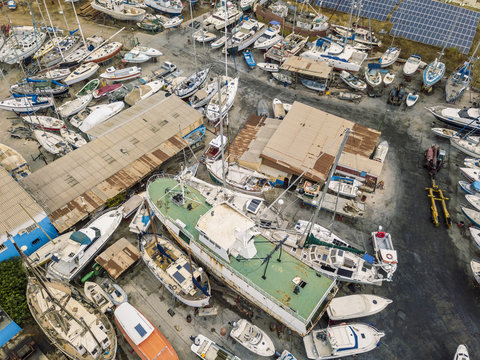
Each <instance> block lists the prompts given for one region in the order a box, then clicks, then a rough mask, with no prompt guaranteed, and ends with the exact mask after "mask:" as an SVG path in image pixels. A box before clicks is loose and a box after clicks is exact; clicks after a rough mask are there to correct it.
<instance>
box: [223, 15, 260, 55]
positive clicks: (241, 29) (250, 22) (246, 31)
mask: <svg viewBox="0 0 480 360" xmlns="http://www.w3.org/2000/svg"><path fill="white" fill-rule="evenodd" d="M266 29H267V27H266V26H265V24H264V23H261V22H259V21H257V20H255V19H251V18H249V19H247V20H244V21H242V22H241V23H240V25H239V26H237V29H236V30H235V31H233V35H232V37H231V39H229V41H228V42H227V45H226V50H227V51H230V52H234V53H237V52H240V51H242V50H244V49H246V48H248V47H249V46H250V45H252V44H253V43H254V42H255V41H257V39H258V38H259V37H260V36H262V35H263V33H264V32H265V31H266Z"/></svg>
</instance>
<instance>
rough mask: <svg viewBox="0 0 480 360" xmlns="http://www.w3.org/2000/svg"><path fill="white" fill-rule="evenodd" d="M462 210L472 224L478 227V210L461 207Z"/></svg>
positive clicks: (479, 222) (479, 225)
mask: <svg viewBox="0 0 480 360" xmlns="http://www.w3.org/2000/svg"><path fill="white" fill-rule="evenodd" d="M462 212H463V214H464V215H465V216H466V217H467V219H468V220H469V221H470V222H471V223H472V224H473V225H475V226H476V227H479V228H480V212H479V211H477V210H472V209H469V208H466V207H462Z"/></svg>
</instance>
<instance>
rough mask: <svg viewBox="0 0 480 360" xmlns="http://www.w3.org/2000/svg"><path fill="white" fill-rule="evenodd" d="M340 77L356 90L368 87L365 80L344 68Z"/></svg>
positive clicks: (363, 89)
mask: <svg viewBox="0 0 480 360" xmlns="http://www.w3.org/2000/svg"><path fill="white" fill-rule="evenodd" d="M340 79H342V81H343V82H344V83H345V84H347V85H348V86H350V87H351V88H352V89H354V90H359V91H365V90H366V89H367V84H366V83H365V82H364V81H362V80H361V79H359V78H358V77H356V76H355V75H353V74H350V73H349V72H348V71H345V70H342V72H341V73H340Z"/></svg>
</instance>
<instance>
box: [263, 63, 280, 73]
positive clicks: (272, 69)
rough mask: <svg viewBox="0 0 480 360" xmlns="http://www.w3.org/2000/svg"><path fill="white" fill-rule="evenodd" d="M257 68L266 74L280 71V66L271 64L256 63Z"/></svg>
mask: <svg viewBox="0 0 480 360" xmlns="http://www.w3.org/2000/svg"><path fill="white" fill-rule="evenodd" d="M257 66H258V67H259V68H260V69H262V70H264V71H268V72H278V70H279V69H280V65H278V64H272V63H258V64H257Z"/></svg>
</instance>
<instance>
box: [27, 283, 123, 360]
mask: <svg viewBox="0 0 480 360" xmlns="http://www.w3.org/2000/svg"><path fill="white" fill-rule="evenodd" d="M27 305H28V308H29V310H30V313H31V314H32V317H33V318H34V319H35V321H36V322H37V324H38V326H39V327H40V328H41V329H42V331H43V332H44V334H45V335H46V337H47V338H48V339H49V340H50V342H51V343H52V344H54V345H55V346H56V347H57V348H58V349H59V350H60V351H61V352H62V353H63V354H64V355H65V356H66V357H67V358H69V359H73V360H114V359H115V356H116V353H117V336H116V334H115V329H114V328H113V326H112V324H111V323H110V321H109V320H108V318H107V317H106V316H105V315H104V314H102V313H101V312H99V311H97V310H96V308H95V307H94V306H92V305H91V304H90V303H89V302H88V300H87V299H86V298H84V297H83V296H82V295H81V294H80V293H79V292H78V291H74V289H73V288H71V287H69V286H67V285H66V284H64V283H60V282H57V281H39V280H37V279H36V278H32V277H29V278H28V283H27Z"/></svg>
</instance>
